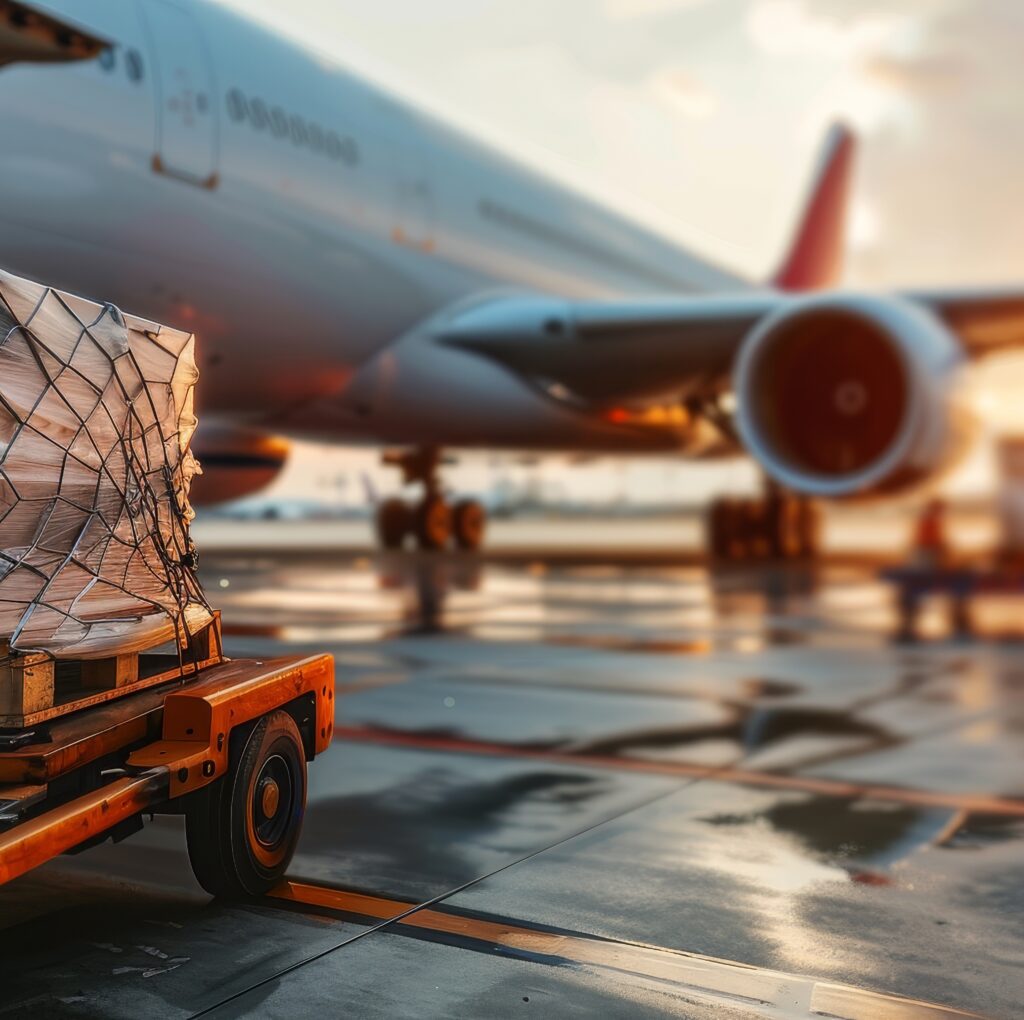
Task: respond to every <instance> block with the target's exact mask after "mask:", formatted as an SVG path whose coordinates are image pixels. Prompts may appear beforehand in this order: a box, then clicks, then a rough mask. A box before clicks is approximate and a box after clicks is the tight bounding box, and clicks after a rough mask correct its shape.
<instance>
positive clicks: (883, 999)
mask: <svg viewBox="0 0 1024 1020" xmlns="http://www.w3.org/2000/svg"><path fill="white" fill-rule="evenodd" d="M270 896H271V897H273V898H276V899H279V900H282V901H286V902H289V903H294V904H298V905H300V906H306V907H313V908H317V909H321V910H324V909H326V910H329V911H336V912H339V913H345V914H354V915H357V916H359V917H367V918H373V919H375V920H381V921H386V920H389V919H391V918H395V917H398V916H399V915H400V914H402V913H404V912H405V911H407V910H411V909H412V908H413V907H414V906H415V904H412V903H406V902H403V901H401V900H391V899H386V898H383V897H378V896H368V895H366V894H365V893H357V892H349V891H348V890H345V889H330V888H326V887H323V886H315V885H306V884H303V883H300V882H284V883H282V884H281V885H280V886H279V887H278V888H277V889H275V890H274V891H273V892H272V893H271V894H270ZM396 925H397V926H400V927H402V928H416V929H420V930H422V931H425V932H431V933H434V934H440V935H452V936H457V937H459V938H463V939H467V940H470V941H473V942H479V943H481V945H482V946H483V947H486V948H492V949H493V948H498V947H501V948H504V949H508V950H511V951H512V952H520V953H529V954H531V955H533V956H547V957H551V958H553V959H556V960H559V961H562V960H568V961H570V962H572V963H576V964H579V965H581V966H589V967H598V968H602V969H605V970H614V971H619V972H621V973H624V974H630V975H633V976H634V977H637V978H640V979H648V980H653V981H657V982H662V983H669V984H671V985H673V986H674V987H675V988H676V989H677V990H680V991H683V992H684V993H685V994H686V995H687V996H688V997H690V998H692V999H693V1000H694V1001H695V1002H700V1003H704V1004H707V1005H709V1006H711V1007H714V1006H715V1005H723V1000H725V1003H727V1004H732V1005H733V1006H739V1005H742V1006H744V1007H746V1008H747V1009H748V1010H749V1009H753V1010H755V1011H763V1012H764V1013H765V1016H772V1017H777V1016H778V1015H779V1012H778V1011H780V1010H782V1011H784V1013H783V1015H784V1016H787V1017H822V1016H825V1017H831V1018H834V1020H954V1018H964V1017H969V1018H976V1017H977V1014H975V1013H965V1012H963V1011H962V1010H958V1009H953V1008H951V1007H948V1006H940V1005H936V1004H933V1003H928V1002H921V1001H919V1000H916V999H904V998H901V997H899V996H894V995H885V994H882V993H879V992H869V991H866V990H864V989H861V988H856V987H854V986H852V985H843V984H838V983H835V982H831V981H819V980H818V979H816V978H812V977H805V976H801V975H796V974H786V973H783V972H781V971H775V970H766V969H763V968H760V967H751V966H748V965H746V964H742V963H735V962H732V961H729V960H719V959H715V958H713V957H709V956H698V955H696V954H693V953H685V952H682V951H680V950H674V949H665V948H662V947H659V946H646V945H642V944H639V943H633V942H617V941H610V940H606V939H599V938H588V937H587V936H585V935H573V934H560V933H558V932H548V931H543V930H540V929H536V928H530V927H527V926H525V925H517V924H510V923H506V922H502V921H487V920H483V919H480V918H475V917H463V916H461V915H459V914H452V913H448V912H446V911H442V910H434V909H430V908H424V909H422V910H416V911H414V912H413V913H411V914H409V915H408V916H406V917H403V918H402V919H401V921H398V922H396Z"/></svg>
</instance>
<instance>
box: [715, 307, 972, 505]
mask: <svg viewBox="0 0 1024 1020" xmlns="http://www.w3.org/2000/svg"><path fill="white" fill-rule="evenodd" d="M964 364H965V356H964V352H963V350H962V348H961V346H960V343H959V341H958V340H957V338H956V337H955V336H954V335H953V334H952V333H950V332H949V331H948V330H947V329H946V327H945V326H944V325H943V324H942V323H940V322H939V321H938V320H937V319H936V318H934V317H933V316H932V315H931V314H930V313H929V312H928V311H927V310H925V309H923V308H921V307H919V306H916V305H913V304H910V303H908V302H906V301H903V300H900V299H897V298H892V297H868V296H860V295H835V294H832V295H823V296H820V297H811V298H808V299H807V300H806V301H802V302H800V303H799V304H797V305H795V306H794V305H788V306H786V307H785V308H783V309H780V310H779V311H778V312H777V313H775V314H773V315H771V316H769V317H768V318H767V319H765V320H764V321H763V322H762V323H760V324H759V325H758V326H757V327H756V328H755V329H754V331H753V332H752V333H751V335H750V336H749V337H748V338H747V339H746V340H745V341H744V345H743V348H742V349H741V351H740V355H739V358H738V359H737V363H736V368H735V372H734V376H733V384H734V392H735V396H736V409H737V410H736V413H737V427H738V429H739V433H740V436H741V438H742V439H743V441H744V443H745V445H746V447H747V449H748V450H749V451H750V453H751V454H752V455H753V456H754V457H755V458H756V459H757V460H758V461H759V462H760V464H761V466H762V467H763V468H764V470H765V471H766V472H767V474H768V475H769V476H770V477H772V478H774V479H775V480H777V481H778V482H780V483H781V484H783V485H784V486H786V487H787V488H789V489H791V490H793V491H795V492H798V493H802V494H805V495H809V496H825V497H831V498H856V497H870V496H880V495H892V494H895V493H899V492H901V491H905V490H908V489H912V488H915V487H917V486H918V485H921V484H923V483H924V482H926V481H928V480H930V479H932V478H934V477H935V476H937V475H938V474H940V473H942V472H943V471H944V470H946V469H948V468H949V467H951V466H952V465H953V464H955V463H956V461H957V460H958V459H959V457H960V455H961V454H962V453H963V452H964V451H965V450H966V448H967V446H968V444H969V441H970V438H971V435H972V433H973V429H972V428H971V425H972V417H971V415H970V413H969V411H968V409H967V406H966V401H965V392H964V389H965V387H964V379H963V367H964Z"/></svg>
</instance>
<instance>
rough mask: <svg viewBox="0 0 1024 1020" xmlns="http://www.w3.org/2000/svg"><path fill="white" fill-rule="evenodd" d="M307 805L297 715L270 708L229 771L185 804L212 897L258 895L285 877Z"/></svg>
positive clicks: (194, 850)
mask: <svg viewBox="0 0 1024 1020" xmlns="http://www.w3.org/2000/svg"><path fill="white" fill-rule="evenodd" d="M305 809H306V755H305V751H304V750H303V746H302V737H301V736H300V734H299V730H298V728H297V727H296V725H295V720H294V719H292V717H291V716H290V715H289V714H288V713H287V712H281V711H277V712H271V713H270V714H269V715H266V716H264V717H263V718H262V719H261V720H260V721H259V722H258V723H257V725H256V727H255V728H254V729H253V731H252V733H251V734H250V735H249V737H248V739H247V740H246V741H245V744H244V746H243V747H242V748H241V753H240V754H239V756H238V760H237V762H236V763H235V764H234V766H233V767H232V769H231V771H229V772H228V773H227V774H226V775H224V776H222V777H221V778H220V779H218V780H216V781H215V782H213V783H211V784H210V785H209V786H207V787H204V788H203V789H202V790H197V791H196V792H195V793H193V794H192V795H191V796H190V797H189V798H188V799H187V801H186V804H185V835H186V840H187V843H188V856H189V860H190V861H191V862H192V870H193V871H194V872H195V876H196V878H197V879H198V881H199V884H200V885H201V886H202V887H203V888H204V889H205V890H206V891H207V892H208V893H211V894H212V895H214V896H224V897H236V898H237V897H243V896H260V895H262V894H263V893H266V892H268V891H269V890H270V889H272V888H273V887H274V886H275V885H276V884H277V883H278V882H279V881H280V880H281V879H282V878H283V877H284V873H285V871H286V870H287V868H288V865H289V863H290V862H291V859H292V854H293V853H294V852H295V845H296V843H297V842H298V839H299V832H300V830H301V828H302V818H303V815H304V813H305Z"/></svg>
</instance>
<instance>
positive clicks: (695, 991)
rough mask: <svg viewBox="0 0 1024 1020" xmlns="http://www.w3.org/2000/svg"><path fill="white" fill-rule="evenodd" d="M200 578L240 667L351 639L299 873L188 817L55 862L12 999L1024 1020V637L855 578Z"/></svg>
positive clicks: (0, 962) (272, 1011)
mask: <svg viewBox="0 0 1024 1020" xmlns="http://www.w3.org/2000/svg"><path fill="white" fill-rule="evenodd" d="M203 566H204V573H205V582H206V585H207V588H208V590H209V591H210V592H211V593H212V595H213V598H214V600H215V601H216V603H217V604H218V605H220V606H221V608H222V609H223V610H224V618H225V621H226V628H225V630H226V633H227V635H228V645H227V651H228V653H229V654H231V655H236V656H243V655H246V656H248V655H252V656H257V657H264V656H270V655H272V654H281V653H286V652H292V651H295V652H300V651H305V650H316V651H320V650H324V651H331V652H333V653H334V655H335V657H336V662H337V679H338V695H339V697H338V715H337V719H336V731H335V732H336V739H335V742H334V746H333V747H332V749H331V750H330V752H329V753H328V754H326V755H324V756H323V757H322V758H320V759H318V760H317V761H316V762H315V763H314V765H313V766H312V768H311V772H310V796H309V808H308V813H307V819H306V824H305V829H304V833H303V837H302V841H301V844H300V847H299V851H298V853H297V854H296V857H295V860H294V862H293V864H292V868H291V871H290V879H291V883H290V884H289V885H286V886H285V887H283V888H282V889H281V890H279V891H278V893H277V894H275V895H274V896H271V897H267V898H266V899H264V900H261V901H259V902H255V903H250V904H246V905H242V906H239V905H230V904H220V903H212V902H211V901H210V900H209V898H208V897H207V896H205V895H204V894H203V893H202V891H201V890H200V889H199V888H198V886H197V885H196V884H195V882H194V880H193V879H192V877H191V874H190V871H189V867H188V860H187V857H186V854H185V850H184V837H183V830H182V825H181V820H180V819H179V818H175V817H158V818H157V819H155V820H154V821H153V822H150V823H148V824H147V826H146V828H145V830H144V831H143V832H141V833H139V834H137V835H135V836H133V837H131V838H130V839H129V840H127V841H125V842H123V843H120V844H118V845H116V846H113V845H106V846H103V847H100V848H97V849H94V850H91V851H87V852H86V853H83V854H80V855H77V856H75V857H66V858H62V859H60V860H57V861H53V862H51V863H50V864H48V865H47V866H45V867H43V868H41V869H39V870H38V871H37V872H35V873H33V874H31V875H29V876H26V877H25V878H23V879H21V880H18V881H16V882H13V883H11V884H10V885H8V886H6V887H4V888H3V889H0V928H2V930H0V1017H7V1016H48V1017H49V1016H69V1017H70V1016H76V1017H79V1016H111V1017H138V1016H147V1017H153V1018H158V1017H187V1016H195V1015H213V1016H225V1017H227V1016H243V1015H258V1016H280V1017H293V1016H301V1015H306V1014H310V1013H313V1012H314V1011H319V1012H320V1013H321V1014H323V1015H330V1016H334V1015H355V1016H360V1017H362V1016H382V1017H384V1016H387V1017H392V1016H410V1017H411V1016H416V1017H421V1016H441V1015H443V1016H512V1015H517V1016H518V1015H522V1016H525V1015H527V1013H528V1011H529V1012H532V1014H533V1015H539V1016H551V1017H565V1016H594V1015H600V1016H677V1017H678V1016H683V1017H695V1018H704V1017H716V1018H717V1017H737V1018H739V1017H743V1018H746V1017H789V1016H795V1017H796V1016H798V1017H809V1016H837V1017H846V1018H849V1020H874V1018H883V1020H885V1018H890V1017H891V1018H910V1017H944V1016H955V1015H960V1013H958V1012H957V1011H967V1012H971V1013H978V1014H981V1015H984V1016H989V1017H996V1018H1007V1020H1009V1018H1016V1017H1019V1016H1021V1015H1024V1005H1022V1004H1024V740H1022V737H1024V644H1021V643H1018V642H1015V641H1008V640H999V641H997V640H993V639H988V640H986V639H981V640H977V641H972V642H964V641H959V640H953V639H952V638H950V637H949V636H948V635H946V634H945V633H944V630H943V628H944V626H945V624H944V615H943V613H942V612H941V609H940V608H939V607H935V608H934V609H933V610H929V612H928V613H926V614H925V618H924V621H923V623H924V627H923V630H924V633H925V635H926V636H927V637H928V639H929V640H926V641H923V642H920V643H918V644H914V645H905V644H899V643H897V642H895V641H894V640H893V639H892V637H891V635H892V634H894V633H895V632H896V631H897V629H898V625H897V621H896V619H895V615H894V612H893V609H892V607H891V595H890V593H889V592H888V591H887V590H886V589H885V588H884V587H883V586H882V585H881V584H880V583H879V582H877V581H876V580H875V579H874V578H873V577H872V576H871V575H870V574H869V573H868V572H866V571H862V570H857V569H848V568H843V569H838V568H834V567H830V568H822V569H821V570H819V571H815V572H811V571H807V570H799V569H789V570H785V571H777V570H768V569H758V570H735V569H733V570H729V571H725V572H721V573H717V574H713V573H710V572H708V571H707V570H705V569H704V568H701V567H697V566H694V567H672V568H657V567H652V566H636V565H634V566H631V567H623V566H616V565H614V564H609V563H602V562H600V561H599V560H598V559H596V558H591V560H590V561H589V562H585V563H581V564H578V565H565V564H562V565H559V566H553V565H551V564H549V563H545V562H544V561H543V560H532V561H531V560H529V559H528V558H527V559H524V561H523V562H521V563H515V564H495V563H491V564H487V565H481V564H479V563H475V562H473V561H472V560H468V559H465V558H462V557H457V556H444V555H440V556H434V557H431V556H417V555H414V554H409V555H395V556H388V557H382V558H380V559H376V558H370V557H358V556H350V555H345V556H331V555H328V554H324V555H320V556H318V557H311V556H295V557H289V558H285V557H274V556H270V555H267V556H259V557H252V556H251V555H242V554H234V555H227V554H223V555H220V556H217V555H211V554H208V555H206V556H205V558H204V564H203ZM993 612H994V613H995V614H996V615H997V616H998V620H997V623H996V624H994V626H995V628H996V629H997V630H998V631H999V632H1000V633H1002V632H1003V631H1004V630H1005V621H1006V619H1007V606H1006V605H1005V603H1004V604H1001V605H1000V606H998V607H995V609H994V610H993ZM995 618H996V617H995V616H994V617H993V619H995ZM978 619H979V621H980V623H981V625H982V626H984V623H985V619H986V616H985V612H980V613H979V616H978ZM993 632H995V631H993ZM928 1003H930V1004H932V1005H927V1004H928Z"/></svg>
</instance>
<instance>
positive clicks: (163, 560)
mask: <svg viewBox="0 0 1024 1020" xmlns="http://www.w3.org/2000/svg"><path fill="white" fill-rule="evenodd" d="M197 378H198V372H197V370H196V365H195V339H194V337H192V336H191V335H190V334H187V333H181V332H178V331H176V330H172V329H167V328H166V327H163V326H160V325H157V324H156V323H152V322H147V321H145V320H142V319H137V318H133V317H132V316H127V315H123V314H122V313H121V312H120V311H118V309H116V308H114V307H113V306H111V305H100V304H95V303H93V302H91V301H86V300H83V299H82V298H78V297H74V296H72V295H69V294H64V293H61V292H59V291H56V290H53V289H51V288H48V287H43V286H40V285H39V284H35V283H30V282H28V281H26V280H22V279H19V278H18V277H14V276H10V275H8V274H5V273H0V652H3V651H4V649H6V653H7V654H11V653H15V652H20V653H26V654H27V653H43V654H45V655H47V656H52V657H56V658H80V659H90V658H101V657H107V656H110V655H117V654H122V653H130V652H133V651H136V650H139V649H142V648H147V647H152V646H154V645H156V644H159V643H160V642H162V641H165V640H169V639H172V638H177V639H178V640H179V642H182V641H183V640H184V639H185V638H187V635H188V634H192V633H196V632H197V631H198V630H200V629H201V628H202V627H203V626H205V625H206V624H207V623H209V621H210V619H211V613H210V609H209V606H208V605H207V602H206V599H205V598H204V596H203V593H202V590H201V588H200V586H199V583H198V580H197V578H196V573H195V554H194V549H193V547H192V543H191V540H190V538H189V523H190V521H191V519H192V516H193V515H192V510H191V507H190V506H189V502H188V492H189V485H190V483H191V480H192V476H193V475H194V474H195V473H196V472H197V470H198V466H197V464H196V462H195V461H194V459H193V458H192V455H191V453H190V451H189V441H190V439H191V437H192V433H193V432H194V431H195V426H196V419H195V414H194V412H193V391H194V387H195V383H196V380H197Z"/></svg>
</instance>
